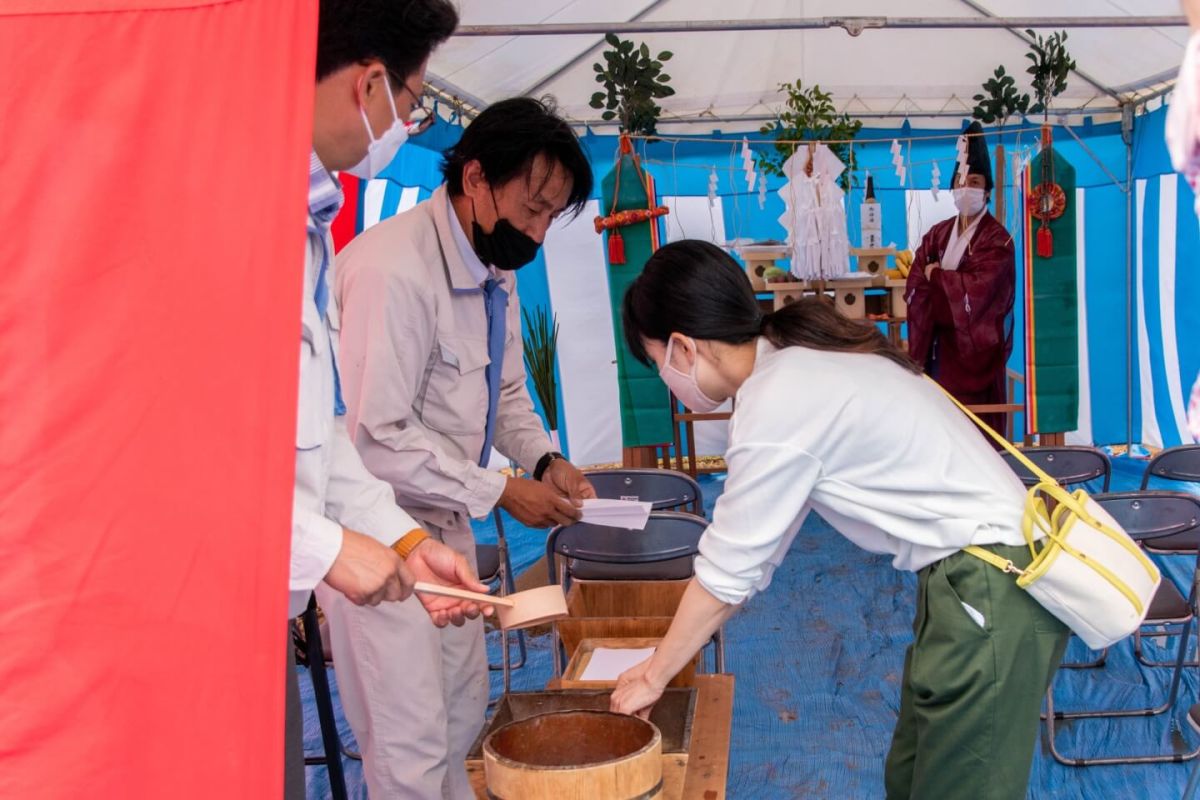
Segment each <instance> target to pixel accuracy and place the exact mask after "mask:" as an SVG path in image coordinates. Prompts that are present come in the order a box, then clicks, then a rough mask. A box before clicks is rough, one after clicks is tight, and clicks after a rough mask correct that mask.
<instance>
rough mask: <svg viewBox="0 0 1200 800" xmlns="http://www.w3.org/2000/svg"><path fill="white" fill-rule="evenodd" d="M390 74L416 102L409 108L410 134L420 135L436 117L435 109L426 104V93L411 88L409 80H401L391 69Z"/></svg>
mask: <svg viewBox="0 0 1200 800" xmlns="http://www.w3.org/2000/svg"><path fill="white" fill-rule="evenodd" d="M388 74H389V75H391V79H392V80H393V81H395V82H396V83H397V84H398V85H399V86H400V87H401V88H402V89H404V91H406V92H408V93H409V94H410V95H412V98H413V100H414V102H413V104H412V105H411V106H410V107H409V110H408V135H409V136H420V135H421V134H422V133H424V132H425V131H427V130H429V128H430V126H432V125H433V123H434V120H435V119H436V117H435V116H434V113H433V111H431V110H430V109H429V107H428V106H426V105H425V95H424V94H417V93H416V92H414V91H413V90H412V89H410V88H409V86H408V83H407V82H405V81H403V80H401V79H400V78H399V77H398V76H397V75H392V74H391V70H388Z"/></svg>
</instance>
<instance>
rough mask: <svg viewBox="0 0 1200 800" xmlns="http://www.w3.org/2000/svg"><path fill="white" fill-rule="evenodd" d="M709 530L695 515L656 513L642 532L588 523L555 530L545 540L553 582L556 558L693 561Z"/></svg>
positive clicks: (615, 561)
mask: <svg viewBox="0 0 1200 800" xmlns="http://www.w3.org/2000/svg"><path fill="white" fill-rule="evenodd" d="M706 527H708V523H707V522H706V521H705V520H704V518H702V517H697V516H696V515H695V514H686V513H680V512H678V511H655V512H652V513H651V514H650V519H649V520H648V521H647V523H646V528H645V530H640V531H631V530H627V529H625V528H610V527H607V526H604V525H591V524H588V523H586V522H577V523H575V524H574V525H567V526H562V527H558V528H555V529H554V530H552V531H551V532H550V536H549V538H548V539H547V540H546V560H547V565H548V567H549V571H550V582H551V583H558V582H559V581H558V576H557V575H555V567H554V565H555V560H556V557H562V558H563V559H564V560H565V562H566V563H567V564H570V562H571V561H572V560H575V561H587V562H593V563H600V564H614V565H624V564H629V565H633V564H654V563H659V562H664V561H672V560H674V559H678V558H690V557H692V556H695V555H696V554H697V553H698V552H699V545H700V535H701V534H702V533H704V529H705V528H706ZM613 577H614V578H617V577H618V576H616V575H614V576H613Z"/></svg>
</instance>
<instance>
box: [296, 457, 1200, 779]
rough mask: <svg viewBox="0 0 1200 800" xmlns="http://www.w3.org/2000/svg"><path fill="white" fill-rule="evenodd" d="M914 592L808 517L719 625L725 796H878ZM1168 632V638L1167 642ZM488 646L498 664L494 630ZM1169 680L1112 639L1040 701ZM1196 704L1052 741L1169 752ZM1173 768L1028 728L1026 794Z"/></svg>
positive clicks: (1132, 474)
mask: <svg viewBox="0 0 1200 800" xmlns="http://www.w3.org/2000/svg"><path fill="white" fill-rule="evenodd" d="M1144 466H1145V462H1144V461H1139V460H1133V459H1116V460H1115V462H1114V477H1113V485H1112V490H1113V491H1126V490H1131V489H1136V488H1137V484H1138V481H1139V480H1140V478H1141V474H1142V470H1143V469H1144ZM721 487H722V479H721V478H720V477H715V478H706V479H704V480H703V488H704V491H705V493H706V506H707V507H708V510H709V511H711V509H712V504H713V502H714V501H715V499H716V497H717V495H718V494H719V493H720V491H721ZM1094 488H1095V489H1096V490H1098V489H1099V487H1094ZM1163 488H1168V487H1166V486H1164V487H1163ZM1173 488H1176V489H1179V488H1184V487H1182V486H1181V485H1179V484H1176V485H1175V486H1174V487H1173ZM1192 488H1193V489H1195V490H1198V491H1200V487H1192ZM489 527H490V526H487V525H481V526H480V528H479V531H478V532H479V535H480V537H481V538H486V537H487V536H488V535H489V530H488V529H489ZM505 532H506V534H507V536H508V540H509V543H510V546H511V548H512V551H513V560H514V562H515V563H516V564H518V565H521V566H519V567H518V569H521V568H523V567H524V566H528V565H530V564H532V563H533V562H535V561H536V560H537V559H538V558H540V556H541V554H542V552H543V547H544V542H545V532H544V531H532V530H529V529H527V528H524V527H523V526H520V525H518V524H517V523H515V522H514V521H512V520H508V521H506V524H505ZM492 535H494V534H492ZM1160 563H1162V564H1164V566H1165V567H1166V568H1167V572H1168V574H1169V575H1170V576H1171V577H1172V578H1173V579H1174V580H1176V582H1177V583H1178V584H1179V585H1181V586H1183V587H1185V589H1186V587H1187V586H1188V585H1189V581H1190V578H1191V570H1192V566H1193V564H1192V563H1190V560H1189V559H1187V558H1184V557H1171V558H1167V559H1161V560H1160ZM915 590H916V580H915V576H914V575H912V574H911V573H901V572H897V571H896V570H894V569H892V567H891V565H890V564H889V562H888V559H886V558H883V557H880V556H875V555H871V554H868V553H865V552H863V551H862V550H859V549H858V548H857V547H855V546H854V545H852V544H850V542H848V541H847V540H846V539H845V538H843V537H842V536H840V535H839V534H838V533H836V532H835V531H834V530H833V529H832V528H830V527H829V526H828V525H827V524H826V523H825V522H824V521H823V520H821V519H819V518H817V517H816V516H815V515H813V516H810V517H809V520H808V522H806V524H805V526H804V529H803V530H802V531H801V534H800V535H799V536H797V538H796V541H795V543H794V544H793V545H792V550H791V552H790V554H789V557H788V558H787V559H786V560H785V561H784V563H783V565H782V567H780V569H779V570H778V571H777V572H776V574H775V579H774V582H773V583H772V585H771V587H770V589H768V590H767V592H765V593H764V594H762V595H760V596H758V597H757V598H755V599H754V600H753V601H752V602H751V603H750V604H749V606H748V607H747V608H746V609H745V610H743V611H742V612H741V613H739V614H738V615H737V616H735V617H734V618H733V619H732V620H731V621H730V622H729V624H728V625H727V627H726V633H725V636H726V663H727V670H729V671H730V672H733V673H734V674H735V675H736V676H737V693H736V700H735V705H734V717H733V736H732V744H731V750H730V765H729V766H730V770H729V797H730V798H737V799H738V800H741V799H742V798H746V799H747V800H750V799H758V798H762V800H768V799H770V800H775V799H776V798H784V797H804V798H831V799H839V800H840V799H841V798H846V799H847V800H849V799H851V798H853V799H854V800H859V799H860V798H873V797H882V794H883V789H882V786H883V783H882V781H883V757H884V754H885V753H886V751H887V747H888V742H889V740H890V737H891V732H892V726H893V724H894V722H895V717H896V709H897V704H898V699H899V680H900V673H901V670H902V668H903V659H904V648H905V647H906V646H907V645H908V643H909V642H910V641H911V638H912V630H911V626H912V618H913V613H914V611H913V598H914V594H915ZM1186 593H1187V592H1186V591H1185V592H1184V594H1186ZM548 639H549V637H548V636H545V637H539V638H533V639H531V640H530V652H529V662H528V664H527V666H526V667H525V668H523V669H521V670H518V671H517V672H516V673H514V688H516V689H518V690H520V689H539V688H541V687H543V686H544V685H545V683H546V681H547V680H549V679H550V677H551V667H550V653H549V642H548ZM1176 642H1177V640H1176V639H1172V640H1170V642H1169V644H1170V645H1171V646H1174V645H1175V643H1176ZM489 647H490V650H491V652H492V654H493V659H494V660H498V655H497V651H498V639H497V638H495V636H493V637H492V639H491V640H490V641H489ZM1148 649H1150V651H1151V653H1152V654H1157V655H1159V656H1161V657H1163V658H1166V657H1167V656H1168V655H1169V654H1168V653H1167V652H1166V651H1165V650H1162V649H1160V648H1158V647H1157V646H1156V645H1149V646H1148ZM1084 656H1085V653H1083V652H1082V646H1080V645H1079V643H1078V642H1073V643H1072V648H1071V649H1070V650H1069V651H1068V653H1067V657H1068V659H1069V660H1079V659H1082V658H1083V657H1084ZM397 670H398V671H401V670H403V665H402V664H398V665H397ZM301 673H302V674H301V687H302V690H303V692H304V696H305V703H306V708H305V714H306V720H307V722H308V724H307V725H306V748H307V750H308V752H309V753H311V754H315V753H319V752H320V746H321V745H320V733H319V729H318V727H317V723H316V714H315V710H314V709H313V708H312V706H311V689H310V688H309V684H308V680H307V676H306V675H304V674H303V670H301ZM1169 678H1170V670H1169V669H1149V668H1145V667H1139V666H1137V665H1136V664H1135V662H1134V660H1133V656H1132V649H1131V647H1130V646H1129V645H1128V644H1124V643H1123V644H1121V645H1119V646H1117V647H1115V648H1113V650H1112V652H1111V654H1110V657H1109V660H1108V664H1107V665H1106V666H1105V667H1104V668H1103V669H1091V670H1061V671H1060V672H1059V674H1058V676H1057V678H1056V680H1055V698H1056V700H1055V702H1056V708H1059V709H1062V710H1070V709H1078V708H1081V707H1135V706H1147V705H1155V704H1157V703H1159V702H1161V700H1162V699H1163V698H1165V697H1166V692H1167V683H1168V680H1169ZM492 690H493V696H495V695H496V694H498V693H499V690H500V675H499V673H493V680H492ZM1196 700H1197V679H1196V671H1195V670H1194V669H1192V670H1189V674H1188V676H1187V681H1186V684H1185V689H1184V692H1183V694H1182V697H1181V699H1180V701H1179V703H1178V704H1177V707H1176V709H1175V711H1174V712H1172V713H1170V714H1163V715H1159V716H1156V717H1150V718H1144V719H1123V720H1084V721H1081V722H1074V723H1067V724H1063V725H1062V726H1061V728H1060V731H1059V737H1058V744H1059V748H1060V749H1061V750H1062V751H1064V752H1067V753H1071V754H1080V755H1100V754H1112V753H1152V752H1172V748H1173V747H1175V746H1176V744H1177V742H1176V740H1178V743H1179V744H1183V745H1185V746H1188V747H1195V746H1196V745H1197V743H1198V742H1200V737H1197V736H1196V735H1195V734H1194V732H1192V731H1191V730H1190V728H1188V726H1187V723H1186V721H1185V719H1184V715H1185V714H1186V712H1187V709H1188V708H1189V707H1190V705H1191V704H1192V703H1193V702H1196ZM1173 720H1177V721H1179V722H1180V723H1181V724H1182V728H1183V731H1182V732H1179V731H1176V732H1175V733H1174V734H1173V732H1172V727H1171V723H1172V721H1173ZM342 734H343V738H344V740H345V741H347V742H351V741H352V737H351V736H350V732H349V730H348V728H346V727H345V726H344V723H343V730H342ZM346 765H347V766H346V770H347V779H348V782H349V783H350V796H351V797H357V798H362V797H366V790H365V787H364V785H363V783H362V772H361V766H360V765H359V764H358V762H353V761H347V762H346ZM1189 769H1190V766H1189V765H1186V764H1153V765H1134V766H1116V767H1092V768H1087V769H1079V768H1073V767H1065V766H1062V765H1060V764H1058V763H1056V762H1055V761H1053V759H1051V758H1050V756H1049V753H1048V751H1047V750H1046V742H1045V734H1044V730H1043V738H1042V742H1041V744H1040V745H1039V746H1038V749H1037V752H1036V754H1035V757H1034V765H1033V771H1032V775H1031V778H1030V791H1029V797H1030V798H1036V800H1096V799H1097V798H1154V800H1159V799H1160V798H1176V797H1179V796H1180V794H1181V793H1182V790H1183V787H1184V784H1185V782H1186V780H1187V774H1188V770H1189ZM309 796H310V797H318V798H320V797H326V796H328V786H327V779H326V776H325V771H324V769H322V768H319V767H314V768H310V769H309Z"/></svg>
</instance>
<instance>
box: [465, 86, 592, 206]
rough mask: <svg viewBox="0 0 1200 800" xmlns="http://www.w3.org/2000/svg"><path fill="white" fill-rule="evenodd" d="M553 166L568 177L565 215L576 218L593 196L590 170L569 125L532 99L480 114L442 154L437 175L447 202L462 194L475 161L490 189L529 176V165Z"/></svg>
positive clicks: (546, 105)
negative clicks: (539, 160)
mask: <svg viewBox="0 0 1200 800" xmlns="http://www.w3.org/2000/svg"><path fill="white" fill-rule="evenodd" d="M539 155H542V156H545V157H546V158H547V159H548V160H549V161H550V162H551V163H553V162H555V161H557V162H558V163H559V164H561V165H562V167H563V169H564V170H566V172H567V174H568V175H570V176H571V178H572V183H571V194H570V196H569V197H568V198H567V206H566V210H567V211H568V212H570V213H578V212H579V211H580V210H581V209H582V208H583V206H584V204H585V203H587V201H588V197H590V196H591V194H592V165H591V164H590V163H589V162H588V159H587V155H585V154H584V152H583V145H582V144H580V142H579V137H578V136H576V135H575V131H573V130H571V126H570V125H568V124H567V123H566V121H565V120H563V119H562V117H560V116H558V114H557V113H555V109H554V106H553V105H552V104H551V103H550V102H548V101H543V100H535V99H533V98H532V97H514V98H511V99H509V100H501V101H500V102H498V103H493V104H492V105H490V106H488V107H487V108H486V109H484V110H483V111H482V112H481V113H480V114H479V116H478V117H476V118H475V120H474V121H473V122H472V123H471V124H470V125H468V126H467V129H466V130H465V131H463V135H462V138H461V139H459V140H458V144H456V145H454V146H453V147H452V148H450V149H449V150H447V151H446V154H445V159H444V160H443V162H442V175H443V177H445V179H446V190H447V191H448V192H449V193H450V196H451V197H458V196H460V195H462V193H463V183H462V178H463V167H465V166H466V165H467V164H468V163H469V162H471V161H478V162H479V164H480V166H481V167H482V168H483V176H484V177H485V178H487V181H488V183H490V184H491V185H492V186H500V185H501V184H504V183H508V182H509V181H510V180H512V179H513V178H517V177H521V176H527V175H529V171H530V169H531V168H532V167H533V160H534V159H535V158H537V156H539Z"/></svg>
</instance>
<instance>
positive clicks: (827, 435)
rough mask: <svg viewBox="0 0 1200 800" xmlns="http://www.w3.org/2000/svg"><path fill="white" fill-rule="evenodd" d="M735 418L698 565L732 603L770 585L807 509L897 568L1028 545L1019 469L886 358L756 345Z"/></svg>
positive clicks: (929, 386)
mask: <svg viewBox="0 0 1200 800" xmlns="http://www.w3.org/2000/svg"><path fill="white" fill-rule="evenodd" d="M735 408H736V410H735V412H734V415H733V419H732V420H731V422H730V426H729V449H728V451H727V452H726V454H725V460H726V462H727V464H728V478H727V479H726V482H725V491H724V493H723V494H722V495H721V497H720V498H718V500H717V504H716V508H715V510H714V512H713V521H712V524H711V525H710V526H709V527H708V529H707V530H706V531H705V532H704V535H703V536H702V537H701V540H700V555H699V556H697V558H696V577H697V578H698V579H699V580H700V582H701V584H703V586H704V587H705V588H706V589H707V590H708V591H709V592H710V593H711V594H712V595H713V596H714V597H717V598H718V599H720V600H722V601H724V602H726V603H740V602H742V601H743V600H745V599H747V598H749V597H751V596H753V595H754V594H755V593H757V592H759V591H762V590H763V589H765V588H766V587H767V586H768V585H769V584H770V582H771V575H772V573H773V572H774V570H775V568H776V567H777V566H778V565H779V564H780V563H782V561H783V558H784V556H785V555H786V554H787V551H788V548H789V547H790V546H791V544H792V540H793V539H794V538H795V536H796V533H797V531H799V529H800V525H801V524H802V523H803V522H804V519H805V517H806V516H807V515H808V512H809V511H810V510H815V511H816V512H817V513H819V514H820V515H821V516H822V517H823V518H824V519H825V520H826V521H827V522H828V523H829V524H830V525H832V526H833V527H834V528H836V529H837V530H838V531H839V532H840V533H841V534H842V535H843V536H845V537H846V538H847V539H849V540H851V541H852V542H854V543H855V544H857V545H858V546H859V547H861V548H863V549H864V550H868V551H870V552H872V553H885V554H888V555H890V556H892V563H893V565H894V566H895V567H896V568H897V569H904V570H913V571H916V570H919V569H921V568H922V567H924V566H926V565H927V564H931V563H933V562H934V561H937V560H939V559H941V558H944V557H946V556H948V555H950V554H951V553H954V552H956V551H958V550H961V549H962V548H963V547H965V546H966V545H970V544H977V545H986V544H1010V545H1015V544H1022V543H1024V541H1025V540H1024V537H1023V535H1022V533H1021V518H1022V512H1023V509H1024V501H1025V489H1024V487H1023V486H1022V485H1021V482H1020V481H1019V480H1018V479H1017V477H1016V475H1015V474H1014V473H1013V471H1012V470H1011V469H1010V468H1009V467H1008V465H1007V464H1005V463H1004V461H1003V460H1002V459H1001V458H1000V456H999V455H997V454H996V452H995V451H994V450H993V449H992V447H991V445H990V444H989V443H988V442H987V440H985V439H984V437H983V434H981V433H980V432H979V431H978V430H977V429H976V428H975V426H974V425H973V424H972V423H971V422H970V421H969V420H968V419H967V418H966V417H965V416H963V414H962V412H961V411H959V410H958V409H957V408H955V407H954V406H953V405H951V403H950V401H949V400H948V399H946V397H945V396H944V395H943V394H942V393H941V391H940V390H939V389H938V387H937V386H936V385H934V384H933V383H932V382H931V381H929V380H926V379H925V378H923V377H921V376H918V375H915V374H913V373H910V372H907V371H906V370H904V369H903V368H901V367H900V366H898V365H896V364H893V363H892V362H890V361H887V360H886V359H884V358H882V357H880V356H875V355H867V354H861V353H830V352H822V351H818V350H811V349H808V348H805V347H785V348H782V349H776V348H775V347H773V346H772V345H771V344H770V343H768V342H767V341H766V340H765V339H760V340H759V343H758V354H757V359H756V362H755V365H754V371H753V373H752V374H751V375H750V377H749V378H748V379H747V380H746V382H745V383H744V384H743V385H742V387H741V389H740V390H739V391H738V393H737V402H736V405H735Z"/></svg>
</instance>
